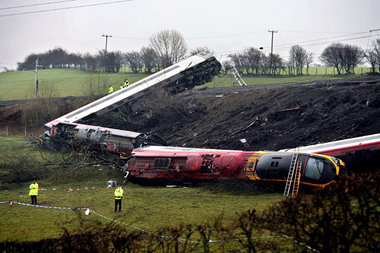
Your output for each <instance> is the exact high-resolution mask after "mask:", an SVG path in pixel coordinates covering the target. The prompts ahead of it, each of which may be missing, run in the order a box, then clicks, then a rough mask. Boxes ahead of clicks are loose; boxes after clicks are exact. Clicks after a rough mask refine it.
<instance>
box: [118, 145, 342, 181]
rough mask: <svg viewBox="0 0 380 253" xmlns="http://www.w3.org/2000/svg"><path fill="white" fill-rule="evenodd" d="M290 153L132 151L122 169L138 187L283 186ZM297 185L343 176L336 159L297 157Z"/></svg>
mask: <svg viewBox="0 0 380 253" xmlns="http://www.w3.org/2000/svg"><path fill="white" fill-rule="evenodd" d="M293 154H294V153H292V152H254V151H235V150H213V149H190V148H179V147H162V146H148V147H144V148H138V149H134V150H133V153H132V158H131V159H130V160H129V161H128V162H127V164H126V165H125V166H124V172H125V173H126V175H128V177H129V179H130V180H131V181H134V182H138V183H153V184H168V183H174V184H178V183H186V182H190V183H195V182H198V181H200V180H215V179H221V178H229V179H243V180H261V181H271V182H286V181H287V177H288V172H289V168H290V165H291V160H292V157H293ZM297 164H299V166H300V180H299V182H300V184H304V185H309V186H317V187H324V186H326V185H328V184H330V183H332V182H333V181H334V180H335V179H336V178H337V177H338V176H339V175H341V174H345V173H346V167H345V164H344V163H343V161H341V160H340V159H337V158H334V157H331V156H326V155H318V154H313V153H299V154H298V156H297Z"/></svg>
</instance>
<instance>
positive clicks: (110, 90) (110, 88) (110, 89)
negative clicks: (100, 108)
mask: <svg viewBox="0 0 380 253" xmlns="http://www.w3.org/2000/svg"><path fill="white" fill-rule="evenodd" d="M112 92H113V88H112V86H111V87H109V88H108V94H111V93H112Z"/></svg>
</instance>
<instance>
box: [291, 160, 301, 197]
mask: <svg viewBox="0 0 380 253" xmlns="http://www.w3.org/2000/svg"><path fill="white" fill-rule="evenodd" d="M301 168H302V162H298V163H297V167H296V175H295V177H294V185H293V192H292V197H294V196H297V194H298V190H299V188H300V180H301Z"/></svg>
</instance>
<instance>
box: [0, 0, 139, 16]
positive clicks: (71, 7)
mask: <svg viewBox="0 0 380 253" xmlns="http://www.w3.org/2000/svg"><path fill="white" fill-rule="evenodd" d="M132 1H133V0H120V1H113V2H102V3H94V4H85V5H77V6H68V7H61V8H53V9H46V10H37V11H26V12H17V13H11V14H3V15H0V17H9V16H17V15H26V14H33V13H41V12H49V11H60V10H69V9H77V8H85V7H93V6H100V5H108V4H117V3H123V2H132Z"/></svg>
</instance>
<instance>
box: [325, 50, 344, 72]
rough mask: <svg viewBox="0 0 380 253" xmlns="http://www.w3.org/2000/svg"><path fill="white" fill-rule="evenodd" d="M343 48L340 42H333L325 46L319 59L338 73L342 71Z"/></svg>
mask: <svg viewBox="0 0 380 253" xmlns="http://www.w3.org/2000/svg"><path fill="white" fill-rule="evenodd" d="M343 48H344V45H343V44H341V43H334V44H332V45H330V46H328V47H327V48H325V49H324V50H323V52H322V54H321V56H320V60H321V61H322V62H323V63H325V64H326V65H327V66H330V67H334V68H336V71H337V72H338V75H340V74H341V73H342V69H343V62H342V58H343Z"/></svg>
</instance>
